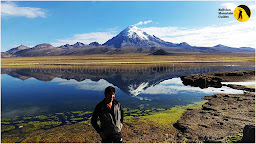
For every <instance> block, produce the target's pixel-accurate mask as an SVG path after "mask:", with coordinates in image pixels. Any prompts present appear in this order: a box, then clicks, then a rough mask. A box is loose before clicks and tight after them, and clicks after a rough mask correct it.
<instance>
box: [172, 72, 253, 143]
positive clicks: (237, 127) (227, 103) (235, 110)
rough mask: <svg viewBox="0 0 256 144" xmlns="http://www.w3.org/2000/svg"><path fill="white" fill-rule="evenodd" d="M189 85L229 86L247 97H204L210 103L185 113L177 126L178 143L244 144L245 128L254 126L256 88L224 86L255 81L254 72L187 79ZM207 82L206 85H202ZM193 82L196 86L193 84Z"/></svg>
mask: <svg viewBox="0 0 256 144" xmlns="http://www.w3.org/2000/svg"><path fill="white" fill-rule="evenodd" d="M182 80H183V82H184V83H185V84H186V85H192V86H197V87H201V88H206V87H222V86H228V87H231V88H233V89H238V90H244V94H216V95H211V96H205V97H204V98H203V99H204V100H208V102H206V103H205V104H203V105H202V108H201V109H197V110H195V109H193V110H189V111H186V112H185V113H184V114H183V116H182V117H181V118H180V119H179V120H178V121H177V122H176V123H175V124H174V126H175V127H176V128H177V129H179V136H178V141H179V142H184V141H185V142H188V143H191V142H243V141H242V136H243V129H244V127H245V125H254V126H255V93H254V92H255V87H247V86H242V85H235V84H232V85H230V84H228V85H226V84H221V82H239V81H248V80H249V81H252V80H255V70H247V71H229V72H212V73H205V74H199V75H190V76H184V77H183V78H182ZM202 80H204V82H205V83H203V84H201V85H200V82H202ZM192 81H193V83H192Z"/></svg>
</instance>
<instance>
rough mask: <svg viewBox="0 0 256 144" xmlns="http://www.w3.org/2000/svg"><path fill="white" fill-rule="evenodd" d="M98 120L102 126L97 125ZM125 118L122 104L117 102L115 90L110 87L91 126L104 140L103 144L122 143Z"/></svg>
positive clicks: (97, 106) (95, 110)
mask: <svg viewBox="0 0 256 144" xmlns="http://www.w3.org/2000/svg"><path fill="white" fill-rule="evenodd" d="M98 118H99V120H100V126H99V125H98V124H97V121H98ZM123 118H124V112H123V109H122V107H121V104H120V103H119V101H117V100H115V88H114V87H112V86H108V87H107V88H106V89H105V98H104V99H103V101H101V102H100V103H98V104H97V105H96V107H95V109H94V112H93V114H92V118H91V124H92V126H93V127H94V129H95V130H96V131H97V133H98V134H99V135H100V137H101V138H102V143H122V135H121V130H122V127H123Z"/></svg>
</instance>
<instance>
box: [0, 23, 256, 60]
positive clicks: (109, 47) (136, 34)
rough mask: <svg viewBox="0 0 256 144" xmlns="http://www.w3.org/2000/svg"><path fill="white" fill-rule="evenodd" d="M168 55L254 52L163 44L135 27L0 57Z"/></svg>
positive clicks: (22, 49) (12, 51)
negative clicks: (85, 40)
mask: <svg viewBox="0 0 256 144" xmlns="http://www.w3.org/2000/svg"><path fill="white" fill-rule="evenodd" d="M160 49H161V50H164V51H166V52H171V53H177V52H179V53H193V52H195V53H254V52H255V49H254V48H250V47H240V48H233V47H228V46H224V45H221V44H219V45H216V46H214V47H196V46H191V45H189V44H188V43H186V42H182V43H179V44H175V43H172V42H167V41H164V40H162V39H160V38H158V37H156V36H154V35H149V34H147V33H146V32H144V31H143V30H141V29H139V28H138V27H136V26H129V27H127V28H126V29H124V30H123V31H121V32H120V33H119V34H118V35H116V36H115V37H113V38H111V39H109V40H108V41H106V42H105V43H103V44H99V43H98V42H91V43H90V44H83V43H81V42H77V43H75V44H73V45H70V44H65V45H62V46H59V47H54V46H52V45H51V44H47V43H43V44H39V45H36V46H34V47H27V46H24V45H20V46H18V47H16V48H12V49H10V50H8V51H6V52H2V53H1V57H28V56H32V57H33V56H61V55H86V54H119V53H154V52H156V51H158V50H160Z"/></svg>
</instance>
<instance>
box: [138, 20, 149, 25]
mask: <svg viewBox="0 0 256 144" xmlns="http://www.w3.org/2000/svg"><path fill="white" fill-rule="evenodd" d="M148 23H152V20H148V21H144V22H143V21H140V22H138V23H136V24H135V26H139V25H146V24H148Z"/></svg>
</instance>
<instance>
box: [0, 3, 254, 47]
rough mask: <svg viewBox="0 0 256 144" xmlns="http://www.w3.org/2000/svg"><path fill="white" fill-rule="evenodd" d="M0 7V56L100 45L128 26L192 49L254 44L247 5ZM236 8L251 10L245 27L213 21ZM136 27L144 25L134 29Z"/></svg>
mask: <svg viewBox="0 0 256 144" xmlns="http://www.w3.org/2000/svg"><path fill="white" fill-rule="evenodd" d="M1 4H2V9H1V12H2V18H1V22H2V23H1V30H2V31H1V37H2V41H1V42H2V44H1V51H6V50H8V49H10V48H13V47H16V46H18V45H21V44H23V45H27V46H30V47H33V46H35V45H37V44H40V43H51V44H52V45H54V46H60V45H62V44H66V43H69V44H74V43H75V42H76V41H80V42H83V43H85V44H88V43H89V42H93V41H98V42H99V43H104V42H105V41H106V40H108V39H110V38H112V37H113V36H115V35H116V34H118V33H119V32H120V31H121V30H123V29H125V28H126V27H127V26H129V25H134V24H137V27H139V28H142V29H143V30H145V31H146V32H147V33H149V34H154V35H156V36H158V37H160V38H161V39H164V40H166V41H170V42H174V43H179V42H183V41H185V42H188V43H189V44H191V45H196V46H214V45H217V44H219V43H221V44H224V45H228V46H234V47H240V46H250V47H255V44H254V43H255V41H254V40H253V39H250V36H248V35H252V33H251V31H255V27H252V23H255V2H253V1H251V2H250V1H249V2H230V1H229V2H223V1H222V2H209V1H208V2H203V1H201V2H200V1H194V2H190V1H187V2H174V1H169V2H156V1H155V2H132V1H130V2H125V1H123V2H100V1H98V2H95V1H94V2H86V1H84V2H81V1H76V2H50V1H41V2H36V1H30V2H1ZM239 4H246V5H248V6H249V7H250V8H251V11H252V16H251V18H250V19H249V20H248V21H247V22H244V23H241V22H238V21H236V19H235V18H234V17H233V15H231V16H230V18H228V19H220V18H218V9H219V8H226V7H231V8H232V9H233V8H235V7H234V6H237V5H239ZM145 21H147V22H145ZM139 22H141V23H143V22H145V23H144V24H140V25H139V24H138V23H139ZM237 29H239V31H238V30H237ZM245 34H246V35H245ZM228 36H231V38H227V37H228ZM239 37H245V38H244V39H241V38H240V41H238V42H237V43H234V42H232V40H233V41H234V39H238V38H239ZM246 37H247V38H246Z"/></svg>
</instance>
